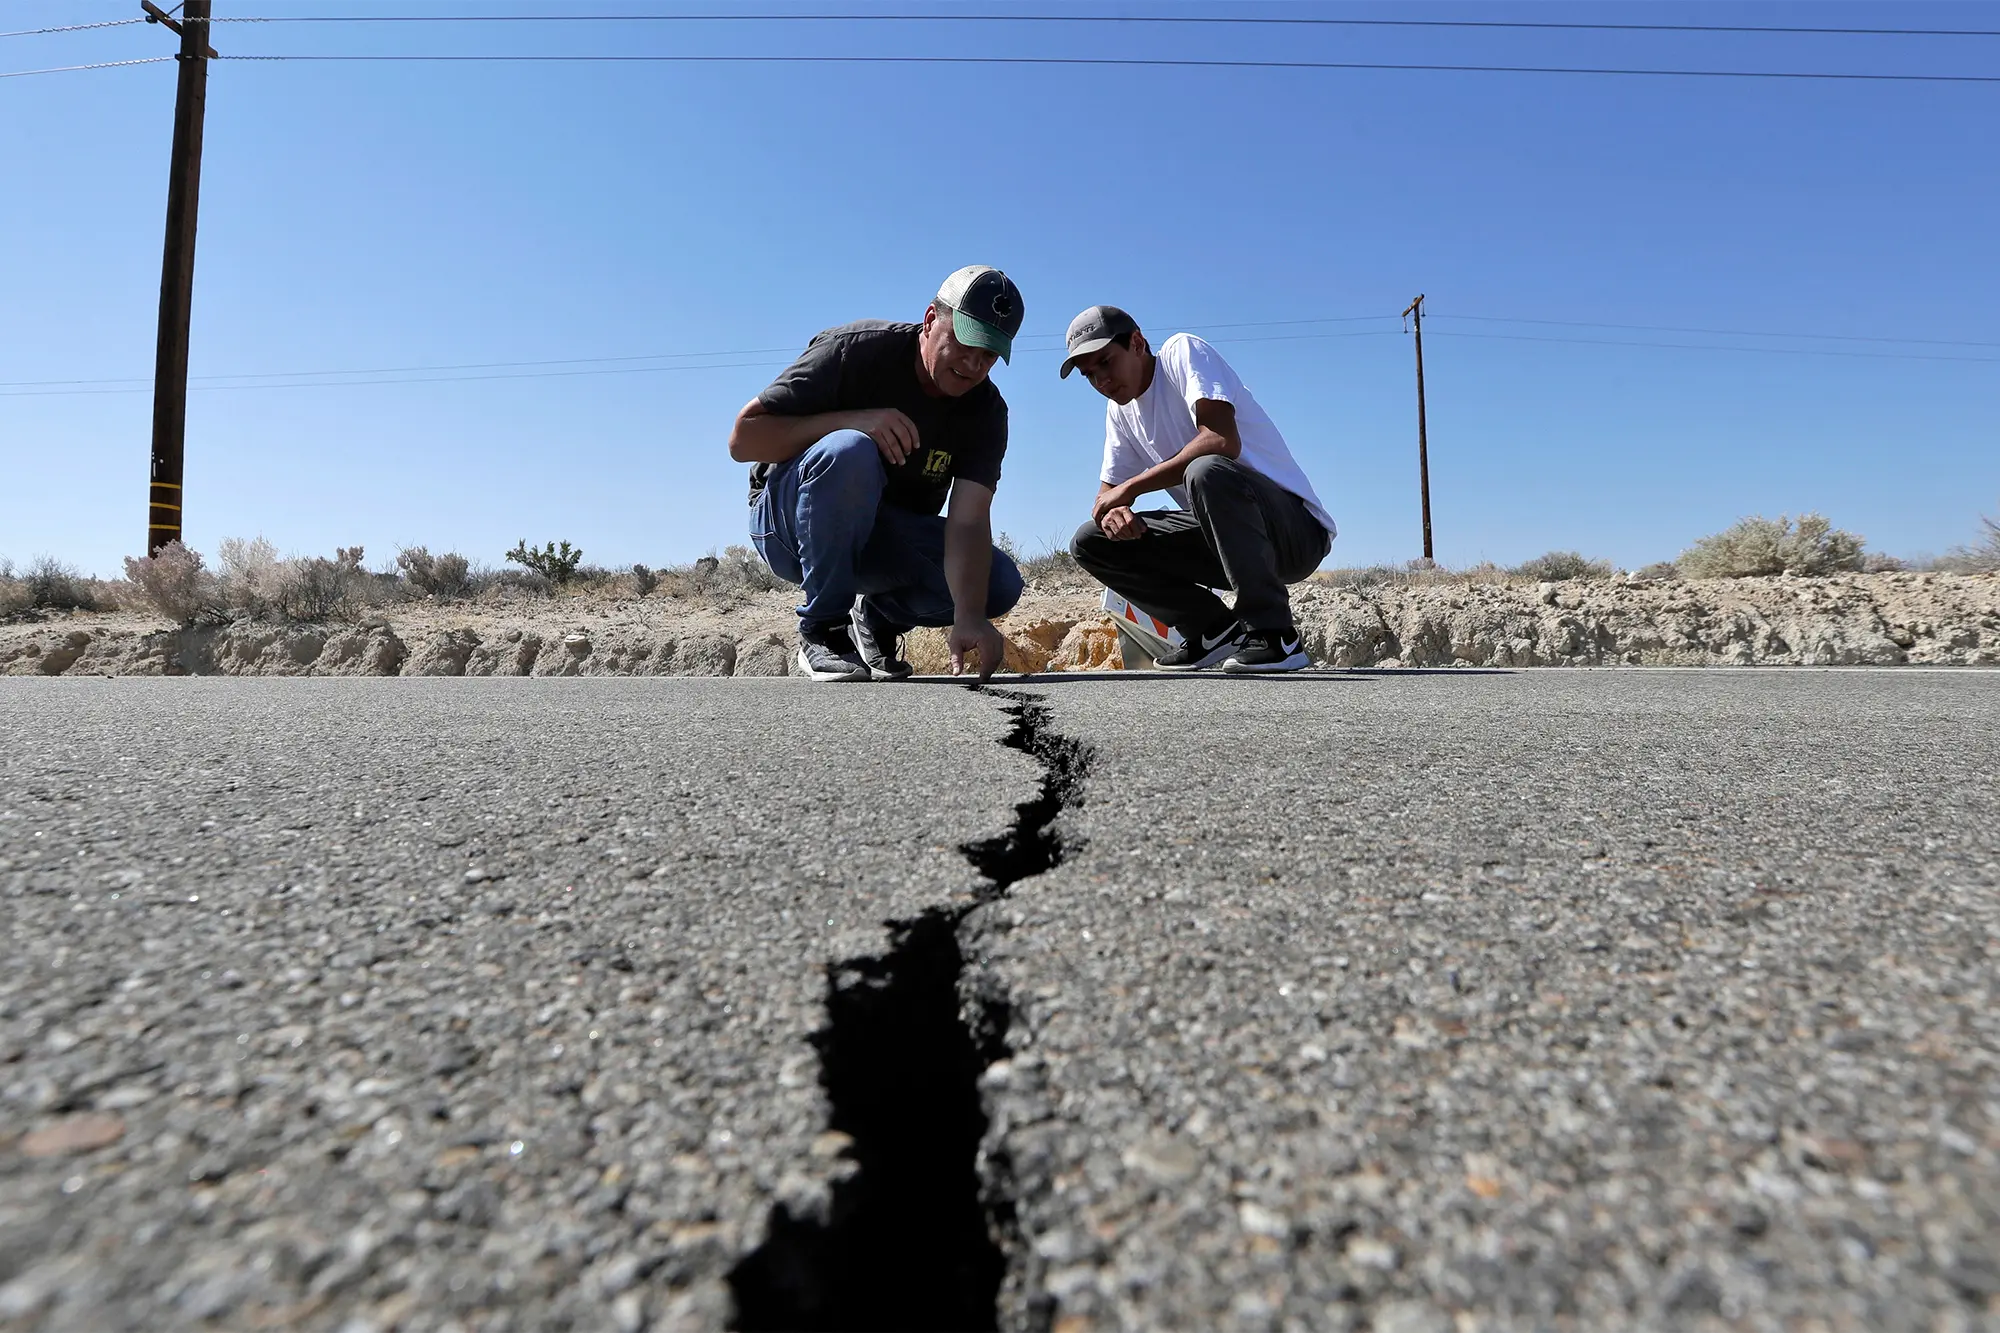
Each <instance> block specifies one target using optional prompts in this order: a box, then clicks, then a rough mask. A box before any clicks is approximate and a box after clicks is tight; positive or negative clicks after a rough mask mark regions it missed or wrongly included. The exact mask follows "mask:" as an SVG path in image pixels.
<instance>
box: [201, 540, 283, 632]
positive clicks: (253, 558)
mask: <svg viewBox="0 0 2000 1333" xmlns="http://www.w3.org/2000/svg"><path fill="white" fill-rule="evenodd" d="M216 558H217V560H219V561H220V562H221V565H222V569H221V572H220V573H219V574H218V575H217V578H218V580H219V581H220V583H221V585H222V604H223V605H224V606H226V607H229V608H230V609H232V610H236V611H244V612H247V613H249V614H250V615H253V616H258V615H263V614H264V613H265V612H267V611H270V610H272V609H274V607H275V605H276V602H277V598H278V595H279V592H280V585H281V584H282V583H283V581H284V573H283V566H284V563H285V562H284V561H282V560H280V559H279V558H278V548H277V547H275V546H273V545H271V543H269V542H268V541H265V540H264V539H263V538H262V537H256V538H252V539H251V540H249V541H245V540H243V539H242V538H241V537H225V538H223V539H222V543H221V545H219V546H217V547H216Z"/></svg>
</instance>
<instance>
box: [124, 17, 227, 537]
mask: <svg viewBox="0 0 2000 1333" xmlns="http://www.w3.org/2000/svg"><path fill="white" fill-rule="evenodd" d="M209 4H210V0H185V3H184V4H183V5H181V6H180V8H181V10H182V13H181V17H180V19H179V21H176V20H174V19H172V18H170V17H168V15H167V13H166V11H164V10H162V9H161V8H160V7H159V6H158V5H155V4H154V3H152V0H140V5H139V7H140V8H141V9H143V10H145V11H146V21H147V22H148V23H163V24H165V25H166V26H167V27H168V28H170V29H172V30H173V31H174V32H175V33H176V34H177V35H179V37H180V39H181V49H180V54H179V55H178V56H176V57H175V59H176V60H178V61H179V65H180V81H179V83H178V85H177V87H176V88H175V90H174V156H173V165H172V167H171V168H170V174H169V177H168V180H167V241H166V253H165V257H164V258H163V259H162V260H161V261H160V346H159V355H158V359H157V360H155V362H154V363H153V484H152V490H151V493H150V494H149V495H148V496H147V499H148V501H149V502H150V505H149V508H148V510H147V514H146V519H147V521H146V547H145V549H146V554H147V555H152V554H154V553H155V552H157V551H158V550H159V549H160V548H161V547H162V546H165V545H166V544H167V543H168V542H177V541H179V540H180V539H181V462H182V455H183V452H184V449H185V446H186V443H187V379H188V324H189V321H190V319H191V317H192V315H193V311H194V231H195V220H196V218H197V216H198V215H199V213H200V211H201V129H202V119H203V115H204V113H205V112H206V110H207V107H208V62H209V59H210V58H211V57H212V56H214V55H215V51H214V49H213V48H211V47H210V46H209V44H208V28H209Z"/></svg>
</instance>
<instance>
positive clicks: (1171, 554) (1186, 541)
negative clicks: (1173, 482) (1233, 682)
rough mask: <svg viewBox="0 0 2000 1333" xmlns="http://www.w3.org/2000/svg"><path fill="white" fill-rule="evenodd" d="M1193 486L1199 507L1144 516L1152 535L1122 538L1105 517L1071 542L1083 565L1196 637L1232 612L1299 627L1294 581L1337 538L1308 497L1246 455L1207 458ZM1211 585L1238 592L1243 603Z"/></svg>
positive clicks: (1194, 469) (1198, 464) (1265, 623)
mask: <svg viewBox="0 0 2000 1333" xmlns="http://www.w3.org/2000/svg"><path fill="white" fill-rule="evenodd" d="M1184 484H1185V485H1186V486H1187V490H1188V501H1189V503H1190V504H1191V505H1192V506H1193V508H1192V510H1191V511H1184V510H1179V509H1169V510H1163V511H1155V510H1148V511H1145V512H1143V513H1140V514H1139V515H1138V518H1139V521H1140V522H1141V523H1143V524H1145V527H1146V535H1145V536H1143V537H1138V538H1135V539H1133V540H1130V541H1114V540H1112V539H1111V538H1109V537H1107V536H1105V535H1104V533H1103V532H1102V531H1100V530H1099V528H1098V526H1097V524H1095V523H1086V524H1084V525H1083V526H1082V527H1080V528H1078V529H1077V530H1076V536H1075V537H1073V538H1071V539H1070V544H1069V549H1070V551H1071V553H1072V554H1074V555H1075V556H1076V559H1077V563H1078V564H1080V565H1082V566H1083V567H1084V568H1085V569H1086V570H1088V571H1089V572H1090V573H1091V575H1092V576H1093V577H1094V578H1096V579H1097V580H1098V582H1100V583H1102V584H1104V586H1105V587H1107V588H1110V589H1111V590H1112V591H1113V592H1117V593H1121V594H1123V595H1124V596H1125V598H1126V599H1127V600H1129V601H1130V602H1131V603H1132V604H1133V605H1134V606H1137V607H1139V608H1140V609H1141V610H1143V611H1148V612H1150V613H1152V614H1153V615H1155V616H1158V617H1159V618H1160V619H1161V620H1164V621H1166V622H1167V623H1168V624H1169V625H1172V626H1173V627H1174V628H1175V629H1177V630H1179V631H1180V632H1181V633H1182V635H1184V636H1187V637H1190V638H1191V637H1193V636H1194V635H1196V634H1200V633H1212V632H1213V631H1214V630H1215V629H1216V628H1217V627H1218V626H1220V625H1223V624H1226V623H1227V622H1228V621H1229V620H1231V619H1232V618H1234V619H1236V620H1240V621H1242V622H1243V624H1244V626H1245V627H1246V628H1249V629H1285V628H1287V627H1289V626H1290V625H1291V623H1292V603H1291V598H1290V597H1289V596H1287V595H1286V593H1285V585H1287V584H1290V583H1297V582H1298V581H1299V580H1300V579H1303V578H1304V577H1306V575H1308V574H1310V573H1312V572H1313V570H1315V569H1317V568H1318V567H1319V562H1320V561H1322V560H1324V559H1326V553H1327V552H1328V551H1329V550H1331V549H1332V547H1333V538H1332V537H1331V536H1329V535H1328V533H1327V530H1326V529H1325V528H1323V527H1321V526H1320V524H1319V520H1318V519H1316V518H1314V517H1313V516H1312V511H1311V510H1309V509H1307V508H1306V502H1305V501H1304V500H1301V499H1299V497H1298V496H1296V495H1293V494H1292V493H1291V492H1290V491H1288V490H1286V489H1285V488H1284V487H1282V486H1280V485H1278V483H1276V482H1274V481H1272V480H1271V479H1270V478H1269V477H1266V476H1264V475H1263V474H1262V473H1259V472H1254V471H1252V470H1251V469H1250V468H1247V467H1245V466H1244V465H1243V464H1242V463H1241V462H1239V461H1238V460H1236V459H1233V458H1223V457H1221V456H1220V455H1218V454H1210V455H1208V456H1207V457H1204V458H1197V459H1196V460H1195V461H1194V463H1193V464H1192V465H1191V466H1190V467H1189V468H1188V470H1187V476H1186V478H1185V481H1184ZM1211 588H1234V589H1235V590H1236V609H1235V610H1234V611H1233V612H1232V611H1231V610H1230V609H1229V608H1228V607H1227V606H1225V605H1223V602H1222V599H1221V598H1219V597H1217V596H1216V595H1215V594H1214V593H1213V592H1211V591H1209V590H1210V589H1211Z"/></svg>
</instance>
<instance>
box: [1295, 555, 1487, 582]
mask: <svg viewBox="0 0 2000 1333" xmlns="http://www.w3.org/2000/svg"><path fill="white" fill-rule="evenodd" d="M1312 577H1313V579H1314V580H1315V581H1316V582H1320V583H1331V584H1333V585H1334V586H1335V587H1337V588H1354V589H1368V588H1435V587H1442V586H1463V585H1466V584H1473V583H1519V582H1521V581H1522V576H1521V575H1520V574H1518V573H1516V572H1515V571H1513V570H1511V569H1502V568H1501V567H1500V566H1498V565H1496V564H1494V563H1492V562H1491V561H1481V562H1480V563H1479V564H1476V565H1472V566H1469V567H1467V568H1465V569H1446V568H1445V567H1444V566H1443V565H1440V564H1439V563H1438V562H1437V561H1435V560H1410V561H1406V562H1405V563H1403V564H1400V565H1362V566H1358V567H1355V568H1344V569H1322V570H1317V571H1315V572H1314V573H1313V575H1312Z"/></svg>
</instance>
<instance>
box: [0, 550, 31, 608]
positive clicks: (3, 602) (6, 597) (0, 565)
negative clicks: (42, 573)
mask: <svg viewBox="0 0 2000 1333" xmlns="http://www.w3.org/2000/svg"><path fill="white" fill-rule="evenodd" d="M29 605H30V602H29V598H28V585H27V584H25V583H23V582H22V581H21V580H19V579H17V578H15V577H14V562H13V561H12V560H4V559H0V616H12V615H18V614H19V613H21V612H23V611H26V610H27V609H28V607H29Z"/></svg>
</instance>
